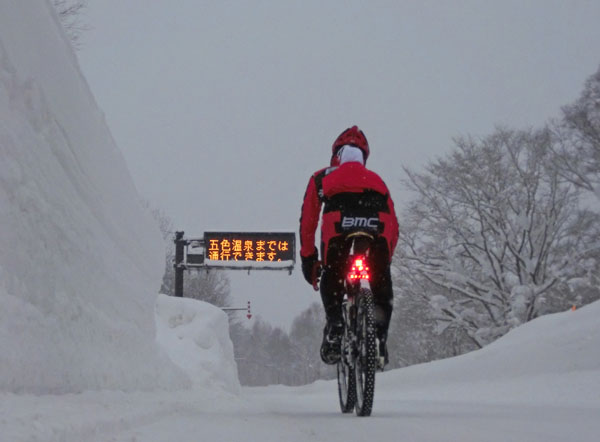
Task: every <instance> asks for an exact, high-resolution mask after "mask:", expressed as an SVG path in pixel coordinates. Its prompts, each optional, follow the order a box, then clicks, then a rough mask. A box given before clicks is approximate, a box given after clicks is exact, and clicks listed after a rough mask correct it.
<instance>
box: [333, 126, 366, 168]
mask: <svg viewBox="0 0 600 442" xmlns="http://www.w3.org/2000/svg"><path fill="white" fill-rule="evenodd" d="M347 144H348V145H350V146H356V147H358V148H359V149H360V150H362V152H363V156H364V157H365V163H366V162H367V158H369V142H368V141H367V137H365V134H364V133H363V131H362V130H360V129H359V128H358V127H357V126H352V127H351V128H349V129H346V130H345V131H344V132H342V133H341V134H340V136H339V137H337V139H336V140H335V141H334V142H333V146H331V154H332V155H335V154H336V153H337V150H338V149H339V148H340V147H342V146H345V145H347Z"/></svg>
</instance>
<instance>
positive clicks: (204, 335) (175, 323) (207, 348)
mask: <svg viewBox="0 0 600 442" xmlns="http://www.w3.org/2000/svg"><path fill="white" fill-rule="evenodd" d="M156 331H157V336H156V339H157V341H158V343H159V345H160V346H161V347H162V348H163V349H164V351H165V352H166V353H167V354H168V355H169V358H170V359H171V360H172V361H173V362H174V363H175V364H176V365H177V366H179V367H180V368H182V369H183V371H185V373H186V374H187V375H188V376H189V377H190V379H191V380H192V382H193V384H194V388H196V389H202V390H205V389H207V388H212V387H215V386H221V387H222V388H224V389H225V390H226V391H228V392H230V393H236V394H237V393H239V392H240V382H239V380H238V376H237V365H236V363H235V359H234V356H233V344H232V343H231V340H230V338H229V322H228V319H227V315H226V314H225V312H224V311H223V310H221V309H220V308H218V307H215V306H213V305H211V304H208V303H206V302H202V301H198V300H195V299H187V298H175V297H171V296H166V295H159V297H158V300H157V302H156Z"/></svg>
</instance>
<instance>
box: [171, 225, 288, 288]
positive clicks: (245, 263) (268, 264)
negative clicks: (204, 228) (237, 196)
mask: <svg viewBox="0 0 600 442" xmlns="http://www.w3.org/2000/svg"><path fill="white" fill-rule="evenodd" d="M183 235H184V232H175V239H174V242H175V264H174V267H175V296H180V297H182V296H183V272H184V270H190V269H202V268H206V269H208V268H220V269H227V270H247V271H248V272H250V270H287V271H288V272H289V273H290V274H291V273H292V270H293V269H294V265H295V263H296V234H295V233H294V232H205V233H204V236H203V237H202V238H184V237H183ZM196 249H197V250H196Z"/></svg>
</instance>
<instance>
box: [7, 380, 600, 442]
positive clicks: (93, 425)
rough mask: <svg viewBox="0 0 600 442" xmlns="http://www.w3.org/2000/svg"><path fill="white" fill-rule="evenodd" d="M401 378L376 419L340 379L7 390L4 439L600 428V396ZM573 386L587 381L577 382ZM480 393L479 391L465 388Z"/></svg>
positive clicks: (455, 435) (364, 436)
mask: <svg viewBox="0 0 600 442" xmlns="http://www.w3.org/2000/svg"><path fill="white" fill-rule="evenodd" d="M396 381H397V375H395V374H394V373H393V372H391V373H389V374H384V375H383V376H381V382H380V384H381V385H380V387H381V388H380V391H378V392H377V397H376V401H375V408H374V411H373V415H372V416H371V417H368V418H359V417H356V416H355V415H354V414H348V415H342V414H341V413H340V412H339V408H338V403H337V396H336V390H335V389H336V385H335V383H333V382H317V383H316V384H313V385H310V386H306V387H297V388H290V387H281V386H271V387H264V388H245V389H243V391H242V393H241V395H240V396H235V395H231V394H224V393H221V392H214V391H213V392H210V391H204V392H202V391H195V392H191V391H189V392H179V393H177V392H162V393H158V392H154V393H130V394H125V393H114V392H88V393H84V394H82V395H65V396H41V397H37V396H16V395H15V396H8V397H6V396H5V397H3V398H2V404H3V405H2V409H3V410H2V415H3V418H2V419H6V418H7V417H8V422H9V423H10V425H8V426H7V425H6V423H7V422H6V420H5V421H4V422H2V425H3V428H4V430H3V432H2V434H0V440H2V441H3V442H4V441H7V442H8V441H10V442H13V441H55V440H56V441H102V442H105V441H118V442H121V441H122V442H132V441H136V442H146V441H148V442H155V441H156V442H158V441H161V442H167V441H178V442H188V441H189V442H192V441H194V442H195V441H227V442H236V441H260V442H271V441H272V442H281V441H290V442H296V441H298V442H300V441H327V442H331V441H348V442H350V441H365V440H376V441H384V440H395V441H462V442H471V441H473V442H481V441H488V442H494V441H498V442H507V441H515V442H517V441H518V442H523V441H534V442H538V441H540V442H541V441H544V442H549V441H569V440H571V441H578V442H585V441H590V442H591V441H596V440H597V435H598V434H600V422H599V419H598V416H599V415H600V413H599V411H600V410H599V409H598V406H597V404H596V405H594V404H593V403H590V402H586V401H585V400H584V401H582V402H581V403H569V401H567V402H565V403H562V404H560V405H555V404H552V403H549V402H548V399H549V397H540V398H538V399H532V400H529V401H524V400H522V399H523V397H524V396H522V395H520V394H519V393H518V392H515V389H516V388H519V389H521V390H522V391H523V390H527V383H528V381H527V380H525V381H524V382H521V381H516V382H515V381H511V382H507V383H506V384H504V385H498V384H494V383H492V384H490V385H489V386H488V387H487V390H486V388H484V389H483V391H480V387H481V385H477V384H476V385H475V386H474V388H473V389H472V390H471V389H470V387H469V386H468V385H466V384H462V385H461V384H455V385H446V386H439V388H438V387H437V386H434V387H432V388H429V387H427V386H423V388H415V386H414V385H412V386H411V385H408V388H407V394H406V395H405V397H403V395H402V391H401V390H402V388H401V387H399V386H397V382H396ZM546 381H549V382H552V379H544V380H543V381H542V382H535V381H533V384H537V385H533V388H534V389H537V388H538V387H540V386H541V385H542V384H543V383H544V382H546ZM587 381H589V379H588V380H587ZM587 381H585V382H587ZM394 384H395V385H396V386H397V387H396V388H394V387H392V385H394ZM559 384H560V382H559ZM551 385H552V384H551ZM558 387H559V389H561V388H563V387H564V385H558ZM572 387H573V388H574V389H575V390H578V386H577V382H575V383H574V384H573V385H572ZM500 390H504V394H502V393H501V391H500ZM461 392H462V393H461ZM470 392H472V393H473V394H472V396H473V399H472V400H469V399H468V398H466V397H465V395H469V393H470ZM495 393H497V394H495ZM488 394H489V395H490V396H494V395H495V396H496V398H494V397H488V398H486V397H485V396H486V395H488ZM509 396H512V397H514V398H515V400H513V401H511V400H509V399H508V398H509ZM577 396H578V397H581V396H580V393H578V394H577ZM9 403H10V404H11V407H10V409H8V408H9V407H8V406H7V405H8V404H9Z"/></svg>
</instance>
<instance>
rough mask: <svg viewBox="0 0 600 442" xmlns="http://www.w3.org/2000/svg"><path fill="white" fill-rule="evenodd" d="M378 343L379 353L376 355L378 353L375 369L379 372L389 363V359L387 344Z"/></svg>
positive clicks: (383, 342)
mask: <svg viewBox="0 0 600 442" xmlns="http://www.w3.org/2000/svg"><path fill="white" fill-rule="evenodd" d="M378 343H379V349H378V350H379V351H378V352H377V353H378V356H379V358H378V361H377V367H378V368H379V369H380V370H383V369H384V367H385V366H386V365H387V364H389V363H390V357H389V355H388V352H387V343H386V342H385V341H379V340H378Z"/></svg>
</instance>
